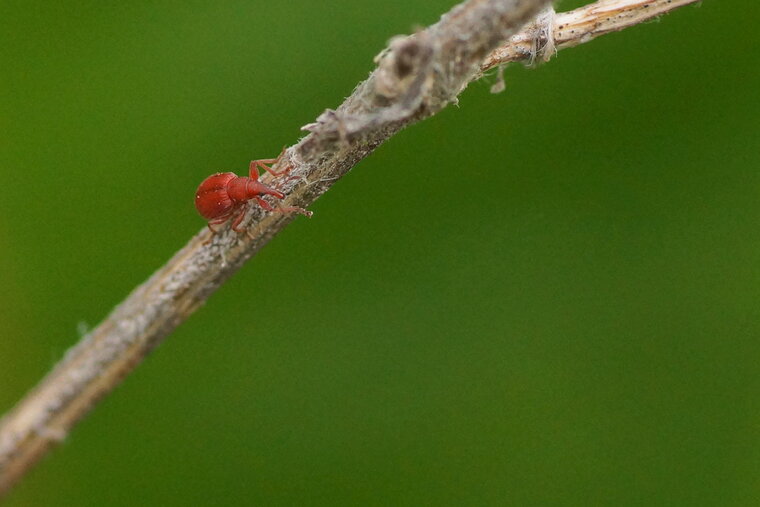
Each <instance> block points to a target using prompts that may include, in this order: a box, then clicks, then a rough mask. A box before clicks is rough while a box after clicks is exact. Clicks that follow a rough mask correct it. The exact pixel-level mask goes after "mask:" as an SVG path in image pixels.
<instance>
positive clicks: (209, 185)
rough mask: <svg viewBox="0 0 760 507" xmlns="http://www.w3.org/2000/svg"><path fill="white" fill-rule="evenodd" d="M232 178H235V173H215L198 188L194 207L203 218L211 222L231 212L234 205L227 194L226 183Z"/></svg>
mask: <svg viewBox="0 0 760 507" xmlns="http://www.w3.org/2000/svg"><path fill="white" fill-rule="evenodd" d="M233 178H237V175H236V174H235V173H216V174H212V175H211V176H209V177H208V178H206V179H205V180H203V182H202V183H201V184H200V185H199V186H198V190H197V191H196V192H195V207H196V208H197V209H198V213H200V214H201V216H202V217H203V218H205V219H207V220H213V219H215V218H222V217H224V216H227V215H229V214H230V213H231V212H232V209H233V207H234V203H233V202H232V199H230V196H229V195H228V194H227V183H229V181H230V180H232V179H233Z"/></svg>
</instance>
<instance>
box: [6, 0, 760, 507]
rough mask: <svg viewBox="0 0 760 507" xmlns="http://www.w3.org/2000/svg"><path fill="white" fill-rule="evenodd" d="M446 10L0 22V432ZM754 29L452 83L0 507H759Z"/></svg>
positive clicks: (601, 47)
mask: <svg viewBox="0 0 760 507" xmlns="http://www.w3.org/2000/svg"><path fill="white" fill-rule="evenodd" d="M453 3H454V2H429V1H424V0H404V1H400V0H387V1H385V2H368V1H364V0H361V1H360V0H331V1H329V2H311V1H306V0H291V1H290V2H287V5H286V3H285V2H264V1H250V0H249V1H242V0H237V1H225V2H213V3H212V2H198V1H184V2H173V1H165V2H148V1H134V2H126V3H122V4H119V5H112V4H111V3H103V2H95V1H79V2H60V3H59V2H49V1H48V2H44V1H43V2H38V1H29V0H26V1H23V2H22V1H18V0H4V1H3V2H2V3H0V68H1V69H2V70H1V71H0V185H1V186H2V189H3V192H2V197H0V235H1V237H2V241H0V277H1V278H0V280H1V283H0V412H4V411H5V410H7V409H9V408H10V407H12V406H13V404H14V403H15V402H16V401H17V400H18V399H19V398H20V397H21V396H22V395H23V394H24V393H25V392H26V391H27V390H28V389H30V388H31V387H32V386H33V385H34V384H35V383H36V382H37V381H38V380H39V379H40V378H41V377H42V376H43V375H44V374H45V373H46V372H47V371H48V370H49V369H50V368H51V366H52V365H53V364H54V363H55V361H56V360H58V359H59V358H60V357H61V356H62V354H63V353H64V351H65V350H66V349H67V348H68V347H69V346H71V345H73V344H74V343H75V342H76V341H77V339H78V333H80V332H81V331H82V329H84V328H86V327H92V326H94V325H96V324H97V323H98V322H99V321H100V320H101V319H102V318H103V317H105V316H106V315H107V313H108V312H109V311H110V309H111V308H112V307H113V306H114V305H116V304H117V303H119V302H120V301H121V300H122V299H123V298H124V297H125V296H126V295H127V294H128V293H129V291H131V290H132V289H133V288H134V287H135V286H136V285H137V284H139V283H141V282H142V281H143V280H145V279H146V278H147V277H148V276H149V275H150V274H151V273H152V272H153V271H154V270H156V269H157V268H158V267H159V266H161V265H162V264H163V262H165V261H166V260H167V259H169V257H170V256H171V255H172V253H173V252H175V251H176V250H177V249H179V248H180V247H181V246H182V245H184V243H185V242H186V241H187V240H188V239H189V238H190V237H191V236H192V235H193V234H195V233H196V232H197V231H198V230H200V229H201V227H203V222H202V220H201V219H200V217H198V216H197V215H196V212H195V209H194V207H193V203H192V201H193V194H194V191H195V188H196V186H197V184H198V183H199V182H200V181H201V180H202V179H203V178H204V177H205V176H207V175H208V174H210V173H212V172H214V171H221V170H223V171H227V170H234V171H237V172H239V173H242V172H244V171H245V170H246V168H247V163H248V161H250V160H251V159H252V158H263V157H270V156H275V155H277V153H278V152H279V151H280V148H281V147H282V146H283V145H285V144H292V143H293V142H295V141H296V140H297V139H298V138H299V136H301V135H302V133H301V132H299V128H300V126H301V125H304V124H306V123H309V122H310V121H312V120H313V119H314V118H315V117H316V116H317V115H318V114H319V113H321V112H322V111H323V110H324V109H325V108H328V107H335V106H337V105H338V104H339V103H340V102H341V101H342V98H343V97H344V96H346V95H348V94H349V93H350V91H351V90H352V89H353V87H354V86H355V85H356V83H358V82H359V81H360V80H362V79H363V78H364V77H366V75H367V73H368V72H369V71H370V70H371V69H372V68H373V64H372V58H373V56H374V55H375V54H377V53H378V52H379V51H380V50H381V49H382V48H383V47H384V45H385V43H386V41H387V40H388V39H389V38H390V37H391V36H393V35H395V34H399V33H409V32H410V31H412V30H413V29H414V27H415V26H417V25H427V24H430V23H432V22H435V21H436V20H437V19H438V17H439V15H440V14H441V13H443V12H445V11H446V10H448V9H449V8H450V7H451V6H452V5H453ZM583 3H584V2H581V1H574V2H571V1H565V2H561V3H560V4H559V5H558V9H559V10H568V9H571V8H574V7H577V6H579V5H581V4H583ZM759 16H760V5H758V4H757V3H756V2H735V1H728V0H725V1H720V2H718V1H707V2H704V4H702V5H701V6H699V7H687V8H684V9H681V10H678V11H676V12H674V13H673V14H671V15H669V16H667V17H665V18H663V19H662V20H661V22H660V23H650V24H646V25H642V26H638V27H635V28H633V29H630V30H627V31H625V32H622V33H619V34H613V35H609V36H605V37H603V38H601V39H599V40H597V41H594V42H592V43H590V44H587V45H585V46H581V47H578V48H575V49H569V50H566V51H563V52H561V53H560V54H559V55H558V56H557V57H556V59H554V60H553V61H552V62H550V63H548V64H546V65H543V66H541V67H539V68H537V69H525V68H522V67H520V66H513V67H510V68H509V69H508V70H507V72H506V82H507V89H506V91H505V92H504V93H502V94H500V95H491V94H490V93H489V92H488V88H489V86H490V84H491V83H492V82H493V79H494V78H493V77H491V78H490V79H486V80H484V81H481V82H479V83H475V84H473V85H471V86H470V88H469V89H468V90H467V91H466V92H465V93H464V94H463V96H462V97H461V103H460V106H459V107H450V108H448V109H447V110H446V111H444V112H443V113H442V114H440V115H439V116H437V117H434V118H432V119H429V120H427V121H425V122H423V123H422V124H419V125H417V126H414V127H413V128H410V129H408V130H406V131H404V132H402V133H401V134H400V135H398V136H396V137H395V138H393V139H392V140H391V141H390V142H389V143H387V144H386V145H385V146H382V147H381V148H380V149H378V150H377V152H376V153H375V154H374V155H372V156H371V157H370V158H369V159H367V160H365V161H363V162H362V163H361V164H359V166H358V167H356V168H355V169H354V170H353V171H352V172H351V173H350V174H349V175H348V176H347V177H346V178H344V179H343V180H342V181H340V182H339V183H338V184H337V185H336V186H335V187H334V188H333V189H332V190H331V191H329V192H328V193H327V194H326V195H325V196H324V197H323V198H321V199H320V200H319V201H318V202H317V203H316V204H315V205H314V206H313V207H312V209H313V211H314V218H313V219H311V220H307V219H304V218H299V219H297V220H296V221H295V222H294V223H293V224H292V225H291V226H290V227H288V228H287V230H285V231H284V232H283V233H282V234H281V235H279V236H278V237H277V238H276V239H275V240H274V241H273V242H272V243H271V244H270V245H269V246H267V248H266V249H265V250H264V251H263V252H262V253H261V254H260V255H259V256H257V257H256V258H255V259H254V260H253V262H251V263H250V264H249V265H247V266H246V267H244V268H243V269H242V271H241V272H240V273H239V274H238V275H237V276H236V277H234V279H233V280H232V281H231V282H230V283H228V284H227V285H226V286H225V287H223V288H222V289H221V290H220V291H219V292H218V293H217V294H215V295H214V296H213V297H212V298H211V300H210V301H209V302H208V304H207V305H206V306H205V307H204V308H202V309H201V310H200V311H199V312H198V313H197V314H195V315H194V316H193V317H192V318H191V319H190V320H189V321H188V322H186V323H185V324H183V325H182V326H181V327H180V329H179V330H178V331H177V332H176V333H174V334H173V335H172V336H171V337H170V338H169V339H168V340H167V341H166V342H165V343H164V344H163V345H162V346H161V347H160V348H159V349H158V351H157V352H156V353H154V354H153V355H152V356H151V357H150V358H148V360H147V361H146V362H145V363H144V364H143V365H142V366H141V367H140V368H139V369H138V370H137V372H136V373H135V374H134V375H132V376H131V377H129V378H128V379H127V381H126V382H125V383H124V384H123V385H122V386H121V387H120V388H119V389H118V390H117V391H116V392H115V393H114V394H113V395H112V396H110V397H108V398H107V399H106V400H105V401H104V402H103V403H102V404H101V405H100V406H99V407H98V408H97V409H96V410H95V411H94V412H93V413H92V414H91V415H90V416H89V417H88V418H87V419H86V420H85V421H84V422H83V423H82V424H81V425H79V426H78V427H77V428H76V429H75V431H74V432H73V434H72V435H71V436H70V438H68V439H67V441H66V442H65V443H64V444H63V445H62V446H61V447H60V448H58V449H57V450H56V451H55V452H54V453H53V454H52V455H51V456H50V457H49V458H47V459H46V460H45V461H44V462H43V463H42V464H41V465H40V466H38V467H37V468H36V469H35V470H34V471H33V472H32V473H31V474H30V475H29V476H28V477H27V478H26V480H24V482H23V483H22V484H21V485H20V486H19V487H18V488H17V489H16V491H15V492H14V493H13V495H12V496H11V497H10V499H9V501H8V505H12V506H39V505H45V506H57V505H61V506H63V505H79V506H85V505H93V506H95V505H111V506H113V505H203V504H206V505H208V504H218V505H246V504H264V505H277V504H311V505H336V504H354V505H359V504H367V505H399V504H401V505H446V504H449V505H497V504H513V505H555V504H556V505H574V504H577V505H588V504H607V505H611V504H615V505H637V504H647V505H657V504H659V505H679V504H680V505H698V504H703V505H717V504H719V505H757V503H758V501H759V499H760V431H759V429H758V424H759V422H760V407H759V406H758V391H759V388H760V342H759V341H758V338H759V337H760V305H759V304H758V303H759V302H760V286H759V285H758V282H759V281H760V279H759V276H760V235H758V219H759V218H760V201H759V200H758V195H759V192H760V171H759V170H760V142H759V141H760V139H759V137H760V136H759V130H758V115H759V114H760V100H758V90H760V66H759V65H758V63H759V62H758V51H756V50H757V43H758V38H757V35H756V29H755V28H756V27H755V26H754V25H755V23H756V20H757V19H758V17H759Z"/></svg>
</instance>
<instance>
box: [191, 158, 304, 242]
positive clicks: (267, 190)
mask: <svg viewBox="0 0 760 507" xmlns="http://www.w3.org/2000/svg"><path fill="white" fill-rule="evenodd" d="M280 158H282V154H280V156H279V157H277V158H269V159H262V160H253V161H251V166H250V169H249V173H248V174H249V176H248V177H245V176H238V175H236V174H235V173H216V174H212V175H211V176H209V177H208V178H206V179H205V180H203V183H201V184H200V185H199V186H198V190H197V191H196V192H195V207H196V208H197V209H198V213H200V214H201V216H202V217H203V218H205V219H206V220H208V228H209V229H211V232H212V233H216V231H215V230H214V228H213V227H211V226H212V225H218V224H223V223H224V222H226V221H227V220H229V219H230V218H233V220H232V230H233V231H235V232H243V230H242V229H240V222H242V221H243V217H245V211H246V206H245V204H246V203H247V202H248V201H250V200H255V201H256V202H257V203H259V206H261V207H262V208H264V209H265V210H267V211H278V212H280V213H287V212H291V211H294V212H296V213H301V214H303V215H306V216H311V212H310V211H306V210H305V209H303V208H298V207H296V206H289V207H286V208H275V207H273V206H272V205H271V204H269V203H268V202H266V201H265V200H264V199H263V198H262V196H264V195H271V196H274V197H276V198H277V199H283V198H284V197H285V194H283V193H282V192H280V191H278V190H275V189H273V188H271V187H269V186H267V185H265V184H263V183H261V182H260V181H259V171H258V169H257V168H258V167H261V168H262V169H264V170H265V171H267V172H269V173H271V174H273V175H274V176H281V175H283V174H287V173H288V172H290V169H291V167H287V168H286V169H284V170H282V171H274V170H272V168H271V167H269V166H268V165H267V164H275V163H277V162H278V161H279V160H280Z"/></svg>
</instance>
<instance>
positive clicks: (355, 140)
mask: <svg viewBox="0 0 760 507" xmlns="http://www.w3.org/2000/svg"><path fill="white" fill-rule="evenodd" d="M693 1H694V0H687V1H677V0H672V1H670V2H665V1H651V2H646V5H645V2H640V1H639V2H624V1H601V2H597V3H596V4H592V5H590V6H588V7H585V8H583V9H578V10H576V11H573V12H572V13H567V14H559V15H557V16H556V17H554V16H553V14H552V18H553V19H554V20H555V21H554V25H553V27H554V28H553V31H552V32H551V33H552V34H553V38H554V43H555V45H556V46H557V47H558V48H560V47H568V46H571V45H574V44H578V43H580V42H585V40H587V39H588V38H593V37H594V36H597V35H600V34H602V33H607V32H609V31H611V30H619V29H621V28H624V27H625V26H630V24H633V22H631V21H630V20H634V19H638V20H639V21H635V22H641V21H642V20H645V19H648V17H644V16H640V17H636V14H634V13H636V12H638V13H641V12H649V13H653V12H657V13H659V14H661V13H662V12H664V11H665V10H667V9H665V8H664V5H663V4H669V5H670V6H671V8H675V7H678V6H681V5H685V4H688V3H692V2H693ZM549 4H550V0H468V1H466V2H464V3H462V4H460V5H458V6H456V7H455V8H454V9H452V10H451V11H450V12H449V13H447V14H445V15H444V16H443V17H442V18H441V20H440V21H439V22H438V23H436V24H435V25H432V26H431V27H429V28H427V29H426V30H424V31H421V32H419V33H416V34H414V35H412V36H409V37H399V38H396V39H394V40H393V41H391V43H390V45H389V47H388V49H386V50H385V51H384V52H383V53H381V54H380V55H378V57H377V59H376V61H377V63H378V67H377V69H376V70H375V71H374V72H373V73H372V74H371V75H370V77H369V78H368V79H367V80H366V81H364V82H363V83H361V84H360V85H359V86H357V88H356V89H355V90H354V92H353V93H352V95H351V96H350V97H348V99H346V101H345V102H344V103H343V104H342V105H341V106H340V107H339V108H338V109H337V110H327V111H325V112H324V113H323V114H322V115H321V116H320V117H319V118H317V120H316V121H315V122H314V123H311V124H310V125H307V126H306V127H304V130H307V131H310V133H309V134H308V135H307V136H306V137H304V138H303V139H302V140H301V141H300V142H298V144H296V145H294V146H292V147H290V148H288V149H287V150H286V151H285V153H284V156H283V161H282V163H281V164H280V166H279V167H280V168H281V167H284V164H290V165H291V166H292V167H293V169H292V171H291V173H290V176H291V177H290V178H287V179H281V180H278V181H276V182H274V183H273V182H272V181H271V178H268V177H264V178H263V179H264V181H268V182H269V183H270V184H275V185H277V187H278V188H279V189H280V190H281V191H282V192H284V193H285V194H286V195H287V197H286V199H285V201H284V202H282V203H281V204H283V205H284V206H299V207H307V206H309V205H310V204H311V203H313V202H314V201H315V200H316V199H317V198H318V197H319V196H320V195H322V194H323V193H324V192H325V191H326V190H327V189H328V188H330V186H331V185H332V184H333V183H334V182H335V181H337V180H338V179H339V178H341V177H342V176H343V175H344V174H346V173H347V172H348V171H349V170H350V169H351V168H352V167H353V166H354V165H356V163H357V162H359V161H360V160H362V159H363V158H364V157H366V156H367V155H369V154H370V153H372V151H373V150H374V149H375V148H376V147H377V146H379V145H380V144H381V143H383V142H384V141H386V140H387V139H389V138H390V137H391V136H393V135H394V134H395V133H396V132H398V131H399V130H401V129H403V128H404V127H406V126H408V125H411V124H413V123H415V122H417V121H419V120H421V119H424V118H426V117H428V116H431V115H433V114H435V113H437V112H438V111H440V110H441V109H443V108H444V107H445V106H446V105H448V104H449V103H451V102H455V101H456V97H457V95H458V94H459V93H460V92H461V91H462V90H463V89H464V88H465V87H466V86H467V84H468V83H470V82H471V81H473V80H475V79H477V78H478V77H479V76H480V74H481V72H482V71H483V70H486V69H488V68H491V67H493V66H495V65H501V64H503V63H506V62H508V61H516V60H525V59H526V57H525V52H524V51H523V50H524V48H525V47H528V46H531V47H533V48H534V49H533V50H532V53H530V52H529V53H528V54H529V55H530V54H533V55H534V56H535V54H536V50H535V47H537V45H538V46H541V45H542V44H543V46H544V47H545V46H546V43H545V41H544V42H543V43H542V42H541V33H543V32H542V31H541V30H544V31H545V28H542V27H544V26H545V25H536V24H534V25H531V27H529V28H528V29H527V31H525V32H523V33H522V34H521V35H518V36H516V38H513V39H512V40H511V42H509V43H507V44H506V45H505V46H504V47H502V48H500V49H498V50H497V47H498V46H499V45H500V44H504V43H505V41H507V40H508V39H509V38H510V36H513V35H514V34H515V33H517V31H518V30H519V29H520V28H522V27H523V26H525V24H526V23H527V22H528V21H530V20H531V19H534V18H536V16H537V15H538V14H539V13H540V12H541V11H542V10H543V9H545V8H546V7H547V6H548V5H549ZM624 4H625V5H627V7H625V8H624V7H623V5H624ZM613 5H618V6H619V8H620V9H622V10H620V11H619V13H620V14H621V15H622V14H625V16H630V17H628V18H627V19H628V20H629V22H628V23H627V24H624V23H623V22H622V21H620V22H618V24H615V23H612V22H609V20H606V21H605V20H602V19H601V17H603V16H604V14H602V13H604V12H612V11H610V9H611V8H612V6H613ZM647 5H648V6H649V7H647ZM645 9H651V10H650V11H646V10H645ZM656 9H659V10H657V11H656ZM552 12H553V11H552ZM583 13H585V14H583ZM655 15H656V14H655ZM568 16H569V17H568ZM584 16H585V17H584ZM566 17H567V18H566ZM649 17H651V16H649ZM542 19H543V18H542ZM616 19H620V18H616ZM542 23H545V22H542ZM560 25H562V28H560ZM571 27H576V28H571ZM581 29H583V30H584V31H583V33H584V34H586V35H581V32H580V30H581ZM574 30H575V32H574ZM520 37H522V38H520ZM526 44H527V46H526ZM510 48H511V49H510ZM500 51H501V52H500ZM489 54H490V55H491V56H488V55H489ZM504 55H518V56H519V57H518V56H504ZM487 56H488V59H487V60H486V57H487ZM484 61H486V62H487V63H486V64H484V63H483V62H484ZM278 204H280V203H278ZM293 218H294V217H293V216H290V215H283V214H280V213H269V214H267V213H265V212H263V211H262V209H261V208H259V207H252V209H251V210H250V211H249V212H248V216H247V217H246V220H247V221H248V222H252V223H256V226H255V227H251V230H252V231H254V232H253V234H251V236H250V237H248V236H246V235H238V234H236V233H235V232H232V231H230V230H229V228H225V230H224V231H222V232H221V233H220V234H218V235H217V236H214V237H213V238H211V237H210V233H209V231H208V230H207V229H206V228H203V229H202V230H201V232H200V233H199V234H197V235H196V236H195V237H194V238H192V239H191V240H190V242H189V243H188V244H187V245H186V246H185V247H184V248H182V249H181V250H180V251H179V252H178V253H177V254H175V255H174V257H173V258H172V259H170V260H169V262H167V264H166V265H165V266H163V267H162V268H161V269H159V270H158V271H157V272H156V273H155V274H154V275H153V276H152V277H151V278H150V279H149V280H148V281H147V282H145V283H144V284H143V285H141V286H139V287H137V289H135V290H134V292H132V294H130V295H129V296H128V297H127V299H126V300H125V301H124V302H122V303H121V304H120V305H119V306H117V307H116V308H115V309H114V310H113V312H112V313H111V314H110V315H109V316H108V317H107V318H106V319H105V320H104V321H103V322H102V323H101V324H100V325H99V326H98V327H97V328H95V329H94V330H93V331H92V332H90V333H89V334H87V335H86V336H84V337H83V338H82V340H81V341H80V342H79V343H78V344H77V345H76V346H74V347H73V348H72V349H71V350H69V351H68V352H67V353H66V356H65V357H64V358H63V359H62V360H61V361H60V363H59V364H58V365H57V366H56V368H55V369H54V370H53V371H52V372H51V373H49V374H48V375H47V376H46V377H45V378H44V379H43V380H42V381H41V382H40V384H39V385H38V386H37V387H36V388H35V389H34V390H32V391H31V392H29V393H28V394H27V395H26V397H25V398H24V399H22V400H21V401H20V402H19V403H18V405H17V406H16V407H15V408H14V409H13V410H12V411H10V412H9V413H8V414H7V415H5V417H4V418H3V419H2V420H0V497H2V496H3V495H4V494H5V493H7V492H8V491H9V490H10V488H11V487H12V485H13V484H14V483H15V482H17V481H18V480H19V479H20V478H21V477H23V475H24V474H25V473H26V472H27V471H28V470H29V469H30V468H31V467H32V466H33V465H34V464H35V463H36V462H37V461H38V460H39V459H40V458H42V457H43V456H44V455H45V454H46V453H47V452H48V451H49V450H50V449H51V448H52V447H53V446H54V444H56V443H57V442H60V441H61V440H63V439H64V438H65V437H66V435H67V434H68V433H69V431H70V430H71V428H72V427H73V426H74V425H75V424H76V423H77V422H78V421H79V420H80V419H81V418H82V417H84V415H85V414H87V412H89V410H90V409H92V408H93V406H94V405H95V404H96V402H97V401H98V400H99V399H100V398H102V397H103V396H105V395H106V394H108V393H109V392H111V391H112V390H113V388H114V387H115V386H116V385H118V383H119V382H120V381H121V380H122V379H123V378H124V377H125V376H126V375H128V374H129V373H130V372H131V371H132V370H133V369H134V368H135V367H136V366H137V365H138V364H139V363H140V362H141V361H142V359H144V358H145V356H146V355H147V354H148V353H150V351H152V350H153V349H154V348H155V347H156V346H157V345H158V344H159V343H160V342H161V341H162V340H163V339H164V338H165V337H166V336H167V335H168V334H170V333H171V332H172V331H173V330H174V329H175V328H176V327H177V326H178V325H179V324H180V323H182V322H183V321H184V320H185V319H187V318H188V317H189V316H190V315H191V314H192V313H193V311H195V310H196V309H197V308H198V307H199V306H200V305H202V304H203V303H205V301H206V300H207V299H208V298H209V296H210V295H211V294H212V293H213V292H214V291H215V290H216V289H217V288H219V286H221V284H223V283H224V282H225V281H226V280H227V279H228V278H229V277H230V276H232V275H233V274H234V273H235V272H236V271H237V270H238V269H239V268H240V267H241V266H242V265H243V264H244V263H245V262H246V261H247V260H248V259H250V258H251V257H253V256H254V255H255V254H256V253H257V252H258V251H259V250H260V249H261V248H262V247H263V246H264V245H265V244H266V243H267V242H268V241H269V240H270V239H272V237H273V236H274V235H275V234H277V233H278V232H279V231H280V230H282V229H283V228H284V227H285V226H286V225H287V224H288V223H289V222H290V221H291V220H292V219H293Z"/></svg>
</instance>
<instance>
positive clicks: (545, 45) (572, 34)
mask: <svg viewBox="0 0 760 507" xmlns="http://www.w3.org/2000/svg"><path fill="white" fill-rule="evenodd" d="M699 1H701V0H599V1H598V2H595V3H592V4H589V5H586V6H583V7H580V8H578V9H575V10H573V11H569V12H563V13H559V14H555V13H554V11H553V10H550V11H549V12H547V13H545V15H543V16H539V18H538V19H537V20H536V22H534V23H532V24H531V25H530V26H527V27H525V28H524V29H523V30H522V31H521V32H520V33H518V34H516V35H513V36H512V37H510V39H509V41H508V42H507V43H506V44H504V45H502V46H500V47H498V48H497V49H495V50H494V51H493V52H491V54H490V55H488V57H487V58H486V59H485V60H484V61H483V63H482V65H481V66H480V69H481V71H483V72H485V71H487V70H489V69H492V68H494V67H496V66H498V65H504V64H506V63H511V62H520V61H530V62H533V61H534V60H535V59H536V58H539V57H540V58H541V59H542V60H544V61H549V59H550V58H551V57H552V56H554V53H555V52H556V51H558V50H560V49H565V48H571V47H574V46H577V45H579V44H583V43H586V42H589V41H591V40H593V39H595V38H597V37H599V36H600V35H604V34H608V33H610V32H617V31H620V30H623V29H624V28H628V27H631V26H633V25H637V24H639V23H644V22H646V21H649V20H651V19H654V18H656V17H658V16H662V15H663V14H667V13H668V12H670V11H672V10H674V9H677V8H678V7H683V6H685V5H689V4H694V3H697V2H699Z"/></svg>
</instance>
